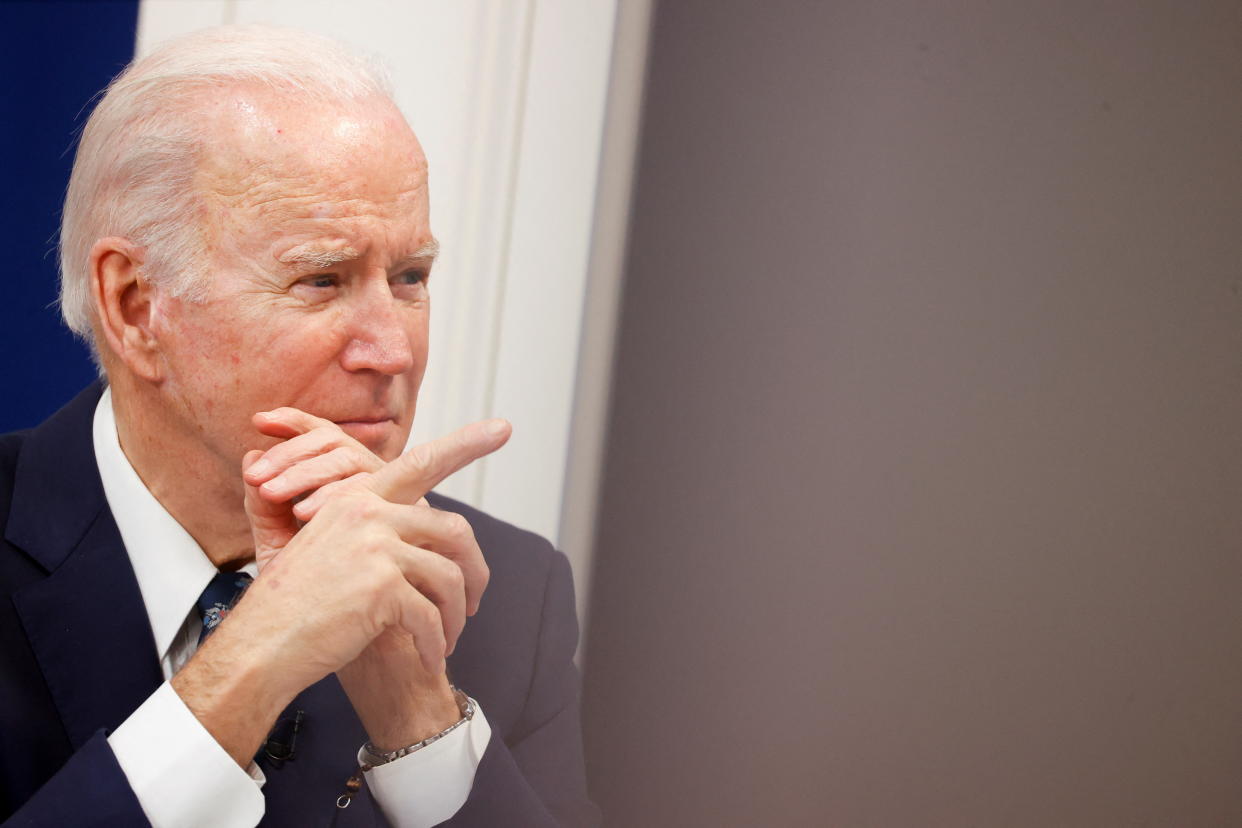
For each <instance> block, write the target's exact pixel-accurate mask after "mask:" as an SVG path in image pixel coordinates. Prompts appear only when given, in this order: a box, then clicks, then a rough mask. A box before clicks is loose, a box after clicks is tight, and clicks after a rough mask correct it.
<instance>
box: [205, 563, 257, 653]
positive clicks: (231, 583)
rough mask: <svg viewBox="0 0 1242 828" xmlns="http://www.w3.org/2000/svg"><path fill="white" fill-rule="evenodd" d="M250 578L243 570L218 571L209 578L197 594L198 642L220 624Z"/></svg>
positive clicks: (247, 584) (244, 589) (248, 584)
mask: <svg viewBox="0 0 1242 828" xmlns="http://www.w3.org/2000/svg"><path fill="white" fill-rule="evenodd" d="M252 580H254V579H253V578H251V577H250V576H249V575H247V574H246V573H245V572H219V573H216V577H214V578H212V579H211V583H209V584H208V585H207V588H206V589H204V590H203V594H202V595H200V596H198V614H199V617H200V618H202V620H203V629H202V632H200V633H199V634H198V643H199V644H202V643H203V642H204V641H206V640H207V636H209V635H211V633H212V631H213V630H214V629H215V628H216V627H218V626H220V622H221V621H223V620H224V618H225V616H226V615H228V614H229V610H230V609H232V608H233V605H234V604H236V603H237V599H239V598H241V596H242V593H243V592H245V591H246V587H248V586H250V582H251V581H252Z"/></svg>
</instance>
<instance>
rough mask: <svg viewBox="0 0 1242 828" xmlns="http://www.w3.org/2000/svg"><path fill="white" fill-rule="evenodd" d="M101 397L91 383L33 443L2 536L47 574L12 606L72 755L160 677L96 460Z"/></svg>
mask: <svg viewBox="0 0 1242 828" xmlns="http://www.w3.org/2000/svg"><path fill="white" fill-rule="evenodd" d="M101 391H102V388H101V387H100V386H99V385H98V384H95V385H92V386H91V387H90V388H88V389H87V390H86V391H83V392H82V393H81V394H79V395H78V396H77V397H76V398H75V399H74V400H73V401H72V402H70V403H69V404H68V405H67V406H65V407H64V408H63V409H61V410H60V411H59V412H57V413H56V414H55V415H54V416H53V417H52V418H51V419H49V420H48V421H47V422H46V423H44V424H43V425H41V426H40V427H39V428H37V429H36V430H35V431H34V432H32V433H31V435H30V437H28V438H27V440H26V442H25V444H24V445H23V447H22V453H21V456H20V457H19V459H18V464H17V470H16V475H15V483H14V492H13V513H12V517H11V519H10V521H9V525H8V527H7V530H6V532H5V537H6V539H7V540H8V541H9V542H10V543H12V544H14V545H16V546H18V547H20V548H21V549H22V550H23V551H25V552H26V553H27V554H28V555H30V556H31V557H32V558H33V559H34V560H36V561H37V562H38V563H39V564H40V565H41V566H42V567H43V568H44V569H45V570H46V571H47V573H48V575H47V577H46V578H44V579H43V580H40V581H36V582H34V583H32V584H29V585H28V586H26V587H25V588H23V589H22V590H20V591H19V592H17V593H16V594H15V595H14V596H13V603H14V606H15V607H16V609H17V612H18V615H19V616H20V617H21V619H22V625H23V627H24V629H25V631H26V635H27V637H28V639H29V641H30V646H31V649H32V650H33V651H34V654H35V658H36V659H37V660H38V663H39V666H40V668H41V669H42V671H43V676H44V679H45V680H46V682H47V685H48V689H49V690H50V692H51V696H52V699H53V700H54V701H55V703H56V707H57V709H58V710H59V712H60V715H61V719H62V721H63V722H64V725H65V730H66V732H67V733H68V735H69V740H70V742H71V743H72V744H73V747H74V748H75V749H76V748H78V747H80V746H81V745H82V744H83V743H85V742H86V741H87V740H88V739H89V738H90V737H91V735H92V734H93V733H94V732H95V731H96V730H98V729H100V728H107V729H112V728H115V727H116V726H117V725H119V724H120V723H121V722H122V721H124V720H125V718H126V717H127V716H128V715H129V714H130V713H131V712H133V710H134V709H135V708H136V707H138V705H140V704H141V703H142V702H143V700H144V699H145V698H146V697H147V696H148V695H150V694H151V692H152V691H154V690H155V688H157V687H158V686H159V685H160V683H161V681H163V676H162V674H161V672H160V666H159V660H158V656H157V654H156V652H155V645H154V636H153V634H152V632H151V625H150V622H149V621H148V619H147V614H146V609H145V608H144V605H143V601H142V593H141V592H140V590H139V589H138V582H137V580H136V579H135V578H134V572H133V568H132V566H131V565H130V562H129V556H128V555H127V554H126V552H125V546H124V544H123V543H122V541H121V536H120V533H119V532H118V531H117V528H116V523H115V521H113V519H112V513H111V511H110V510H109V509H108V504H107V501H106V499H105V498H104V494H103V485H102V483H101V482H100V479H99V469H98V467H97V466H96V464H95V452H94V443H93V440H92V437H91V422H92V418H93V416H94V411H95V405H96V403H97V402H98V400H99V395H100V393H101Z"/></svg>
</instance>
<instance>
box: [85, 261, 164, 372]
mask: <svg viewBox="0 0 1242 828" xmlns="http://www.w3.org/2000/svg"><path fill="white" fill-rule="evenodd" d="M142 254H143V251H142V248H140V247H138V246H136V245H134V244H133V243H132V242H130V241H129V240H127V239H122V238H115V237H109V238H105V239H100V240H99V241H97V242H95V246H94V247H93V248H91V257H90V268H91V293H92V296H93V298H94V300H95V310H96V313H97V314H98V318H99V331H98V334H99V338H100V339H101V340H102V342H101V343H100V344H101V345H102V344H105V343H106V345H107V347H108V348H109V349H110V350H111V351H112V353H113V354H115V355H116V356H117V358H118V359H120V361H121V362H123V363H125V365H126V366H127V367H128V368H129V369H130V370H131V371H132V372H134V373H135V374H136V375H138V376H140V377H142V378H143V379H147V380H150V381H156V380H158V379H159V378H160V361H159V359H158V358H157V357H158V354H159V341H158V337H157V336H156V334H155V331H154V328H153V325H152V321H153V314H152V308H153V301H154V296H153V295H152V291H153V288H152V286H151V283H150V282H149V281H148V280H147V279H146V278H145V277H144V276H143V273H142V264H143V257H142Z"/></svg>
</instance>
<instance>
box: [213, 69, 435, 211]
mask: <svg viewBox="0 0 1242 828" xmlns="http://www.w3.org/2000/svg"><path fill="white" fill-rule="evenodd" d="M207 109H208V110H210V111H209V112H208V113H205V114H206V115H207V116H208V117H211V118H212V124H213V128H212V135H211V139H210V140H209V142H208V146H207V148H206V150H205V152H204V154H203V157H202V158H201V161H200V164H199V167H198V169H197V171H196V182H195V183H196V185H197V189H198V190H199V192H201V193H202V194H203V196H204V199H205V206H206V211H207V215H206V217H205V218H206V219H207V221H208V224H209V225H214V229H216V230H219V231H225V232H229V233H230V234H235V233H237V232H244V233H246V234H250V233H251V232H253V231H256V230H260V229H268V230H275V229H278V228H280V227H285V226H286V225H307V226H304V227H302V229H303V230H306V231H308V232H319V231H322V230H324V229H327V228H328V227H331V228H333V229H342V228H344V229H346V230H347V229H348V227H349V226H351V225H359V226H360V227H362V226H363V225H368V224H374V223H375V222H382V223H389V224H392V223H399V224H402V225H407V226H409V228H410V231H411V232H415V233H417V230H416V227H417V226H422V227H425V226H426V224H427V219H428V216H427V162H426V160H425V158H424V156H423V152H422V148H421V147H420V146H419V143H418V140H417V138H415V137H414V133H413V132H412V131H411V130H410V128H409V126H408V125H407V124H406V122H405V119H404V118H403V117H402V116H401V113H400V112H399V111H398V110H397V109H396V107H395V106H394V105H393V104H392V103H391V102H389V101H387V100H383V99H368V100H363V101H357V102H352V103H324V102H314V101H306V100H305V99H298V98H294V97H291V96H289V95H282V94H281V93H279V92H277V91H274V90H267V89H253V88H247V87H237V88H234V89H231V90H227V93H226V94H222V95H219V96H218V97H217V98H215V99H214V100H213V101H211V102H210V103H209V104H207ZM229 225H237V226H233V227H230V226H229ZM317 225H319V227H318V228H317V229H316V226H317ZM285 229H289V228H288V227H285Z"/></svg>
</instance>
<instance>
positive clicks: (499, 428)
mask: <svg viewBox="0 0 1242 828" xmlns="http://www.w3.org/2000/svg"><path fill="white" fill-rule="evenodd" d="M508 427H509V424H508V423H507V422H505V421H504V420H489V421H488V423H487V428H486V429H485V431H487V433H488V434H489V435H490V436H492V437H499V436H500V435H501V434H504V433H505V429H506V428H508Z"/></svg>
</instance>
